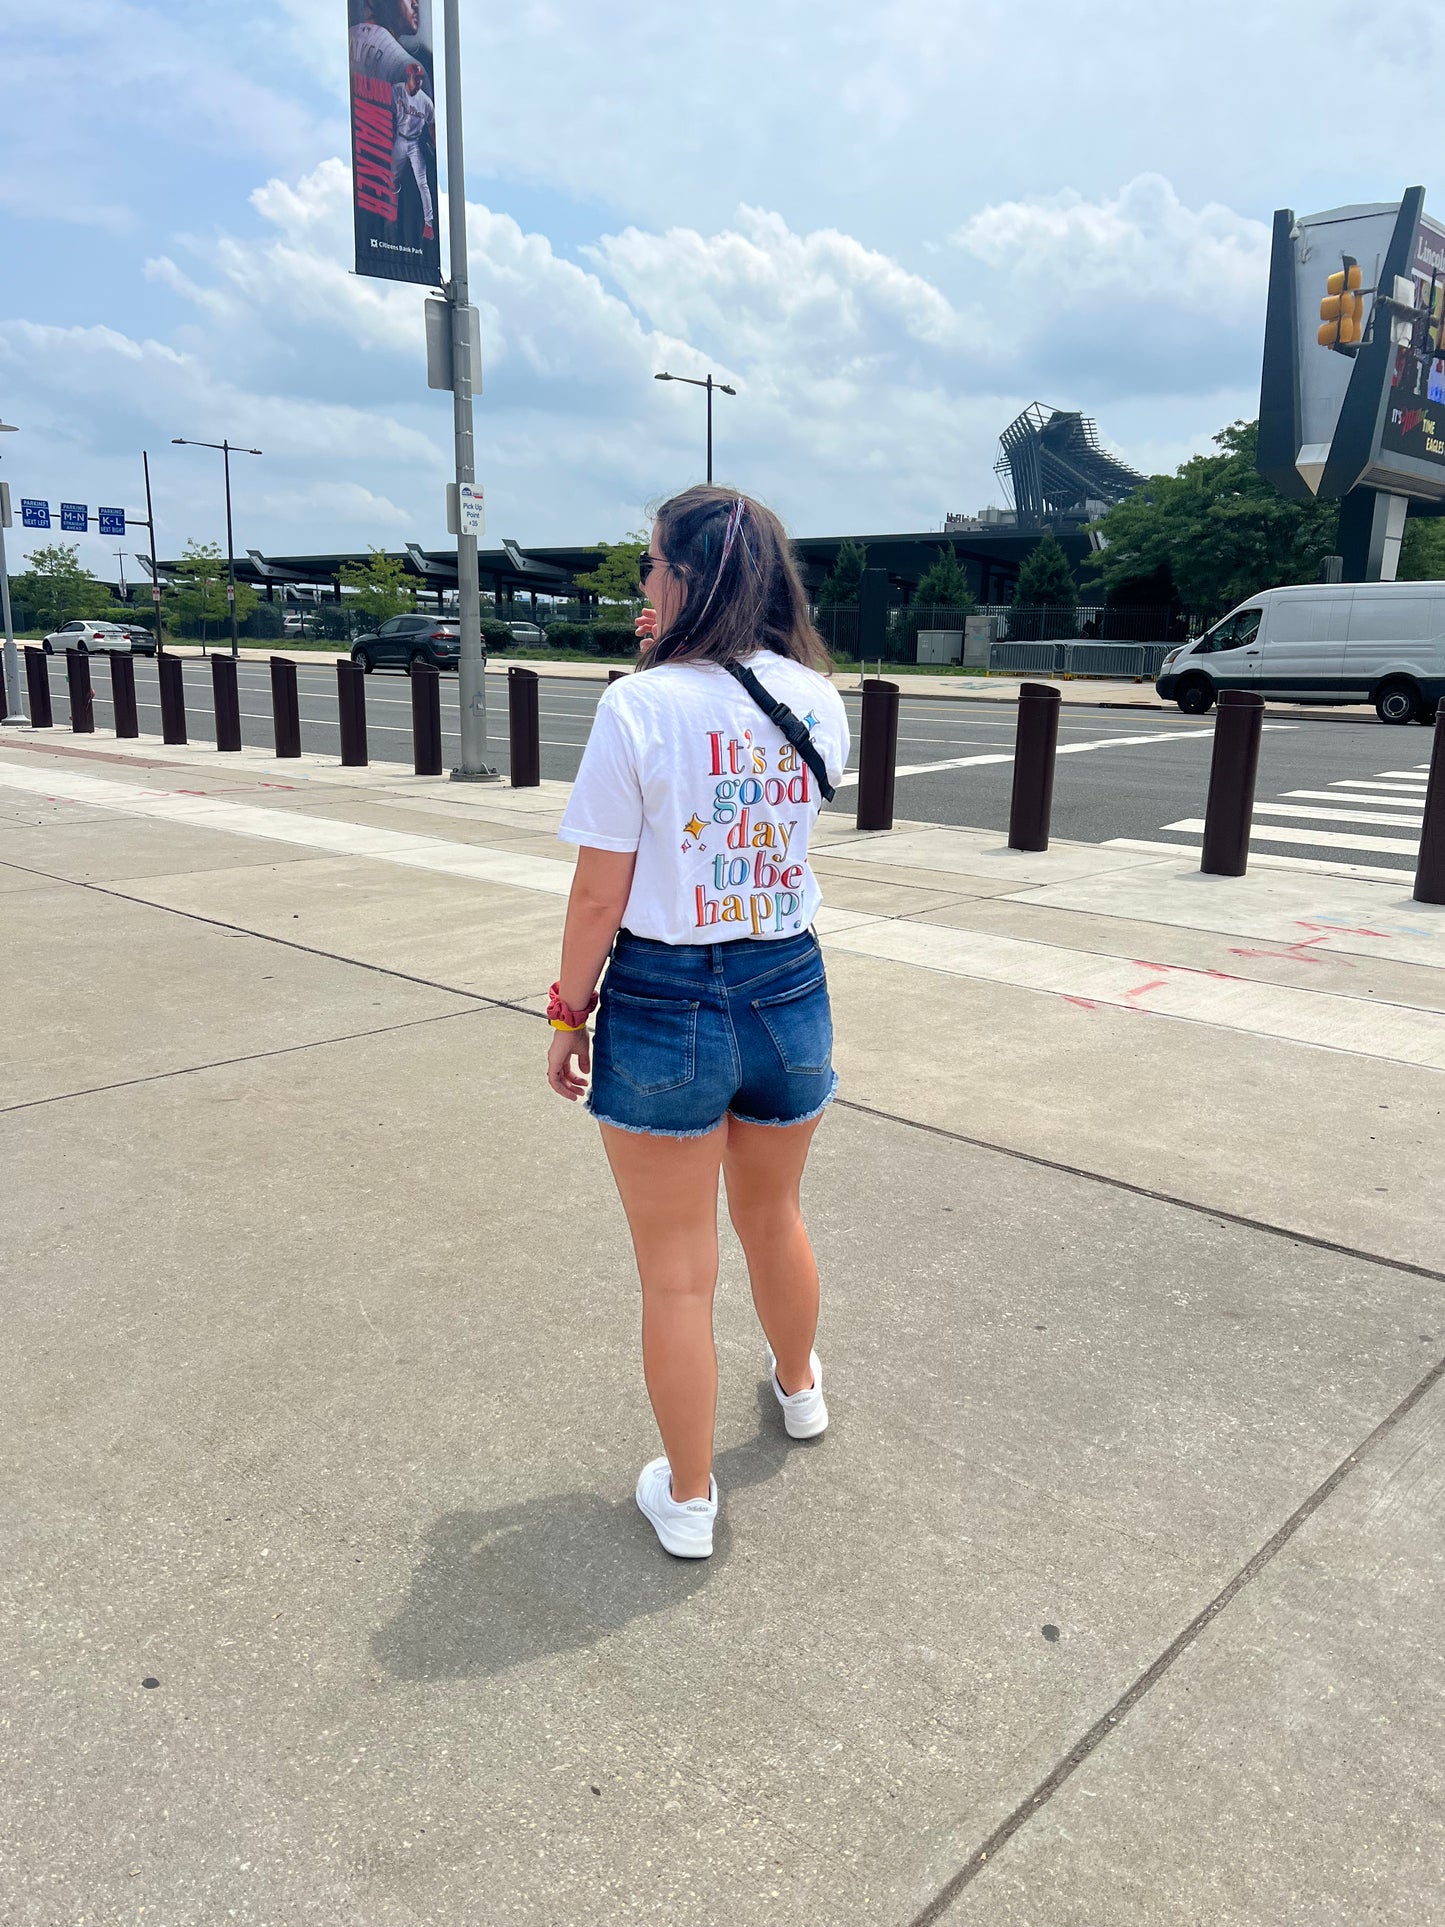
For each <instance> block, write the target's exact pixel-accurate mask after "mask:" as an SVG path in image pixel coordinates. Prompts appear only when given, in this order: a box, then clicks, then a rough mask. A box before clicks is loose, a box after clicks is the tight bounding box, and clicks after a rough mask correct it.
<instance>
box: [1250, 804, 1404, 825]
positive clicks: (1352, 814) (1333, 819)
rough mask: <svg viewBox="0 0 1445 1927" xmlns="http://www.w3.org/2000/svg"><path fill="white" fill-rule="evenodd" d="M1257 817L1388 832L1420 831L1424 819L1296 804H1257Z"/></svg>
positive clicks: (1378, 812) (1376, 811) (1374, 811)
mask: <svg viewBox="0 0 1445 1927" xmlns="http://www.w3.org/2000/svg"><path fill="white" fill-rule="evenodd" d="M1254 813H1255V815H1256V816H1300V817H1303V818H1304V819H1305V820H1306V821H1307V822H1310V823H1316V822H1319V823H1380V824H1383V826H1384V827H1385V828H1386V829H1387V830H1388V829H1390V828H1392V827H1393V828H1395V829H1402V830H1418V829H1419V827H1420V824H1421V822H1422V821H1423V818H1422V817H1421V815H1420V813H1419V811H1418V810H1417V811H1416V812H1415V813H1414V814H1413V815H1411V816H1396V815H1394V814H1393V813H1391V814H1389V815H1381V813H1380V811H1379V810H1309V809H1303V808H1301V807H1299V806H1298V805H1296V804H1286V803H1256V804H1255V806H1254Z"/></svg>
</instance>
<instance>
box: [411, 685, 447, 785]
mask: <svg viewBox="0 0 1445 1927" xmlns="http://www.w3.org/2000/svg"><path fill="white" fill-rule="evenodd" d="M411 748H412V768H413V769H414V770H415V771H416V773H417V775H418V776H440V775H441V773H442V679H441V677H440V676H439V675H438V674H437V672H436V668H435V666H434V665H433V664H431V663H429V662H414V663H413V664H412V666H411Z"/></svg>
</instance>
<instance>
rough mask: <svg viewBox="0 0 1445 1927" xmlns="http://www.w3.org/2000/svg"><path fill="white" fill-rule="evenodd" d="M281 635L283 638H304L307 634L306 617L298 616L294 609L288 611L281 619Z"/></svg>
mask: <svg viewBox="0 0 1445 1927" xmlns="http://www.w3.org/2000/svg"><path fill="white" fill-rule="evenodd" d="M281 633H282V635H283V636H301V637H303V638H304V636H305V634H306V618H305V616H303V615H300V614H298V613H297V612H296V611H295V610H293V609H288V610H287V611H286V613H285V615H283V616H282V618H281Z"/></svg>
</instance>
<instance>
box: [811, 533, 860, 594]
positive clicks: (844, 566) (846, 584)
mask: <svg viewBox="0 0 1445 1927" xmlns="http://www.w3.org/2000/svg"><path fill="white" fill-rule="evenodd" d="M867 566H868V549H867V546H866V544H864V543H862V542H855V541H854V540H853V539H852V537H851V536H850V537H849V538H848V540H847V541H846V542H844V543H842V544H841V545H840V547H839V549H838V554H837V557H836V559H835V560H834V563H833V567H832V569H831V570H830V571H829V573H828V575H827V576H826V577H825V578H824V581H823V586H822V587H821V588H820V589H819V591H818V607H819V608H820V609H852V608H856V607H857V603H858V588H859V584H860V583H861V582H862V580H863V571H864V570H865V569H866V568H867Z"/></svg>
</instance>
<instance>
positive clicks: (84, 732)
mask: <svg viewBox="0 0 1445 1927" xmlns="http://www.w3.org/2000/svg"><path fill="white" fill-rule="evenodd" d="M65 680H66V683H67V685H68V686H69V689H70V729H71V734H72V735H75V736H93V735H94V734H95V694H94V692H93V690H92V689H91V686H90V657H89V656H88V655H86V656H83V655H81V653H80V651H79V650H78V649H67V650H66V652H65Z"/></svg>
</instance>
